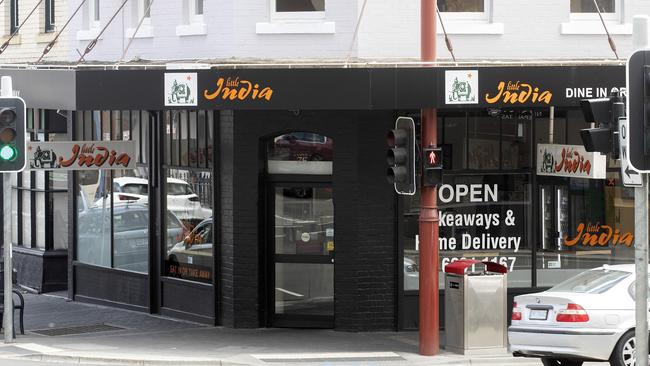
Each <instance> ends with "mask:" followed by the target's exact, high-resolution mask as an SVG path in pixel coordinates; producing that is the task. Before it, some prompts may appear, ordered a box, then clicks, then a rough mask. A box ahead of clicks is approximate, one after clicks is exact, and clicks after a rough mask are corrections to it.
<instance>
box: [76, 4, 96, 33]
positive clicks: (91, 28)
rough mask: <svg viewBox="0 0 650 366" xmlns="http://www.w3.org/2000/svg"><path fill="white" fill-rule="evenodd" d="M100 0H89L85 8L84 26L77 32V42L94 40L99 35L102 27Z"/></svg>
mask: <svg viewBox="0 0 650 366" xmlns="http://www.w3.org/2000/svg"><path fill="white" fill-rule="evenodd" d="M99 2H100V0H87V1H86V3H85V4H84V7H83V26H82V29H80V30H78V31H77V40H80V41H87V40H91V39H94V38H95V37H97V35H98V34H99V27H100V11H99Z"/></svg>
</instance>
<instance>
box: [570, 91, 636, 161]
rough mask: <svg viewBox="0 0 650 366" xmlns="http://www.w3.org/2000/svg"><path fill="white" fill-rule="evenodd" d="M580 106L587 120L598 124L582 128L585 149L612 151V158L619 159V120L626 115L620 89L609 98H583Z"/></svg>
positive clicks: (581, 135)
mask: <svg viewBox="0 0 650 366" xmlns="http://www.w3.org/2000/svg"><path fill="white" fill-rule="evenodd" d="M580 106H581V107H582V114H583V115H584V117H585V121H586V122H588V123H597V124H598V126H597V127H593V128H585V129H581V130H580V137H582V142H583V144H584V146H585V150H587V151H598V152H600V153H603V154H608V153H612V158H613V159H618V150H619V149H618V135H617V134H618V120H619V118H621V117H624V116H625V103H624V101H623V98H621V97H620V96H619V94H618V91H614V92H612V95H611V96H610V97H608V98H598V99H583V100H581V101H580Z"/></svg>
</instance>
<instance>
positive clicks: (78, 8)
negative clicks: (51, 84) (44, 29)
mask: <svg viewBox="0 0 650 366" xmlns="http://www.w3.org/2000/svg"><path fill="white" fill-rule="evenodd" d="M0 1H4V0H0ZM86 1H88V0H81V3H80V4H79V6H78V7H77V9H76V10H75V11H74V13H72V15H71V16H70V18H68V20H67V21H66V22H65V24H64V25H63V27H61V29H60V30H59V31H58V32H57V33H56V36H54V39H53V40H52V41H50V43H48V44H47V46H45V48H44V49H43V53H41V57H39V58H38V60H36V63H39V62H41V60H42V59H43V57H45V55H46V54H48V52H50V50H52V48H53V47H54V45H55V44H56V41H57V40H58V39H59V36H61V33H62V32H63V31H64V30H65V28H66V27H67V26H68V24H70V21H71V20H72V18H74V16H75V15H77V13H78V12H79V10H81V7H82V6H83V4H85V3H86ZM0 4H2V2H0Z"/></svg>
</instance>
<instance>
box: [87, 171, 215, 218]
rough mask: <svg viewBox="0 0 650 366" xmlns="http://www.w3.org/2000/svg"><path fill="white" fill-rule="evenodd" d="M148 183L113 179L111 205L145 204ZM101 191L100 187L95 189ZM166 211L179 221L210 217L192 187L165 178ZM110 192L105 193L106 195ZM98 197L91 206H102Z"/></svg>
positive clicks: (136, 180)
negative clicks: (125, 203) (126, 203)
mask: <svg viewBox="0 0 650 366" xmlns="http://www.w3.org/2000/svg"><path fill="white" fill-rule="evenodd" d="M148 184H149V182H148V181H147V180H146V179H144V178H136V177H119V178H114V179H113V203H114V204H118V203H124V202H136V203H140V204H147V203H148V201H149V185H148ZM97 189H98V190H99V189H101V186H100V187H98V188H97ZM166 189H167V210H169V211H171V212H173V213H174V215H176V217H178V218H179V219H180V220H184V221H188V220H197V221H201V220H203V219H207V218H209V217H211V216H212V210H210V209H208V208H204V207H202V206H201V202H200V199H199V196H198V195H197V194H196V193H194V191H192V187H190V185H189V184H188V183H187V182H185V181H184V180H181V179H176V178H167V186H166ZM108 193H110V192H107V194H108ZM95 197H99V198H98V199H97V200H96V201H95V203H94V204H93V206H102V205H103V204H104V202H103V201H104V197H102V195H101V193H100V192H98V193H97V194H96V195H95Z"/></svg>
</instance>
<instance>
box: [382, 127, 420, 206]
mask: <svg viewBox="0 0 650 366" xmlns="http://www.w3.org/2000/svg"><path fill="white" fill-rule="evenodd" d="M386 142H387V144H388V151H387V153H386V162H387V163H388V170H387V172H386V178H387V179H388V182H389V183H390V184H393V186H394V187H395V192H397V193H398V194H406V195H413V194H415V122H414V121H413V118H409V117H399V118H398V119H397V121H395V128H394V129H392V130H390V131H388V136H387V139H386Z"/></svg>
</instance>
